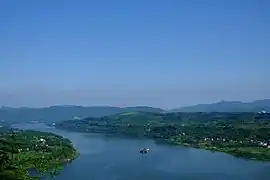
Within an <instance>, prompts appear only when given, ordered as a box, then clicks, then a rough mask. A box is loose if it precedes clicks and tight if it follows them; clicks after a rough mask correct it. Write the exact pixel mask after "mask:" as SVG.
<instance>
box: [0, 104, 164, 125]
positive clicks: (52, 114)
mask: <svg viewBox="0 0 270 180" xmlns="http://www.w3.org/2000/svg"><path fill="white" fill-rule="evenodd" d="M133 111H144V112H163V111H164V110H162V109H160V108H153V107H148V106H135V107H125V108H120V107H110V106H96V107H83V106H51V107H45V108H7V107H3V108H0V121H3V120H4V121H6V122H9V123H21V122H28V121H41V122H45V123H52V122H56V121H63V120H68V119H72V118H83V117H88V116H91V117H100V116H110V115H115V114H118V113H123V112H133Z"/></svg>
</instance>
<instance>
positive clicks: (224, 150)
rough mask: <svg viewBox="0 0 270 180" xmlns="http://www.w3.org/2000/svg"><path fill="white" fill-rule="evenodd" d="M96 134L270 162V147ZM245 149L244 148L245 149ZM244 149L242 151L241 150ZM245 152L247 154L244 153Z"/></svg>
mask: <svg viewBox="0 0 270 180" xmlns="http://www.w3.org/2000/svg"><path fill="white" fill-rule="evenodd" d="M56 129H60V130H65V131H71V130H67V129H64V128H59V127H56ZM72 132H83V133H89V134H91V133H93V132H89V131H82V130H80V131H73V130H72ZM95 134H101V135H104V136H109V137H120V138H121V137H124V138H132V139H139V140H140V139H148V140H153V141H155V143H158V142H162V144H167V145H175V146H185V147H190V148H195V149H203V150H207V151H211V152H222V153H226V154H228V155H231V156H233V157H236V158H243V159H246V160H252V161H262V162H270V149H267V148H253V149H256V150H259V151H258V152H259V153H258V154H256V153H252V151H251V149H252V147H250V148H248V147H239V148H236V147H231V148H228V147H227V148H225V147H216V146H205V145H202V144H200V145H199V144H193V145H192V144H188V143H182V142H177V141H176V140H173V138H171V139H164V138H153V137H149V136H139V137H136V136H132V135H126V134H114V133H97V132H95ZM243 149H244V150H243ZM241 150H242V151H241ZM265 151H269V156H267V155H264V154H263V152H265ZM243 153H245V154H243Z"/></svg>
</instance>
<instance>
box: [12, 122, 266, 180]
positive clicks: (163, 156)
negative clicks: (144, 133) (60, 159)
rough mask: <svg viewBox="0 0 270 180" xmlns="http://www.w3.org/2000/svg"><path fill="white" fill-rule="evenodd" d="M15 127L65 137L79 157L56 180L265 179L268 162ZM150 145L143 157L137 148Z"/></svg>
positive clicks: (44, 128)
mask: <svg viewBox="0 0 270 180" xmlns="http://www.w3.org/2000/svg"><path fill="white" fill-rule="evenodd" d="M14 126H15V127H16V128H21V129H33V130H40V131H46V132H53V133H57V134H59V135H62V136H64V137H67V138H69V139H70V140H71V141H72V142H73V144H74V146H75V148H76V149H77V150H78V151H79V152H80V156H79V157H78V158H77V159H76V160H74V161H73V162H72V163H70V164H68V165H66V166H65V168H64V169H63V170H62V171H61V173H60V175H59V176H57V177H56V180H269V179H270V163H263V162H258V161H251V160H245V159H240V158H235V157H233V156H230V155H227V154H225V153H220V152H215V153H213V152H210V151H205V150H201V149H194V148H187V147H180V146H170V145H164V144H156V143H155V142H154V141H152V140H136V139H128V138H115V137H106V136H102V135H99V134H86V133H77V132H67V131H62V130H58V129H55V128H52V127H48V126H46V125H44V124H41V123H36V124H18V125H14ZM142 147H147V148H150V149H151V150H152V151H151V152H150V153H149V154H147V155H144V156H142V155H140V154H139V152H138V151H139V149H140V148H142Z"/></svg>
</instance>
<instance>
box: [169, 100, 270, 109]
mask: <svg viewBox="0 0 270 180" xmlns="http://www.w3.org/2000/svg"><path fill="white" fill-rule="evenodd" d="M262 110H266V111H268V112H270V99H264V100H257V101H253V102H248V103H244V102H240V101H220V102H217V103H212V104H198V105H194V106H188V107H181V108H177V109H173V110H170V111H171V112H258V111H262Z"/></svg>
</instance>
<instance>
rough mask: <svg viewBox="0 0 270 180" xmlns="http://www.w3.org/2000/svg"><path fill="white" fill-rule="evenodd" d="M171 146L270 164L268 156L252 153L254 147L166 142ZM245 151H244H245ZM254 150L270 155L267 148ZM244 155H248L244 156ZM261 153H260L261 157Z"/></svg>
mask: <svg viewBox="0 0 270 180" xmlns="http://www.w3.org/2000/svg"><path fill="white" fill-rule="evenodd" d="M166 141H167V142H168V143H169V144H171V145H176V146H185V147H191V148H195V149H203V150H207V151H211V152H221V153H225V154H228V155H231V156H233V157H236V158H242V159H246V160H252V161H261V162H270V157H268V158H267V156H266V155H265V157H263V156H257V157H256V155H255V153H252V151H251V150H249V149H252V147H240V148H235V147H232V148H224V147H215V146H212V147H210V146H209V147H208V146H202V145H197V144H196V145H192V144H188V143H181V142H177V141H174V140H166ZM243 149H244V150H243ZM253 149H260V150H261V151H260V152H261V153H262V152H264V151H269V154H270V150H268V149H266V148H253ZM243 153H247V154H249V155H250V156H248V155H243ZM261 153H259V154H260V155H261Z"/></svg>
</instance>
